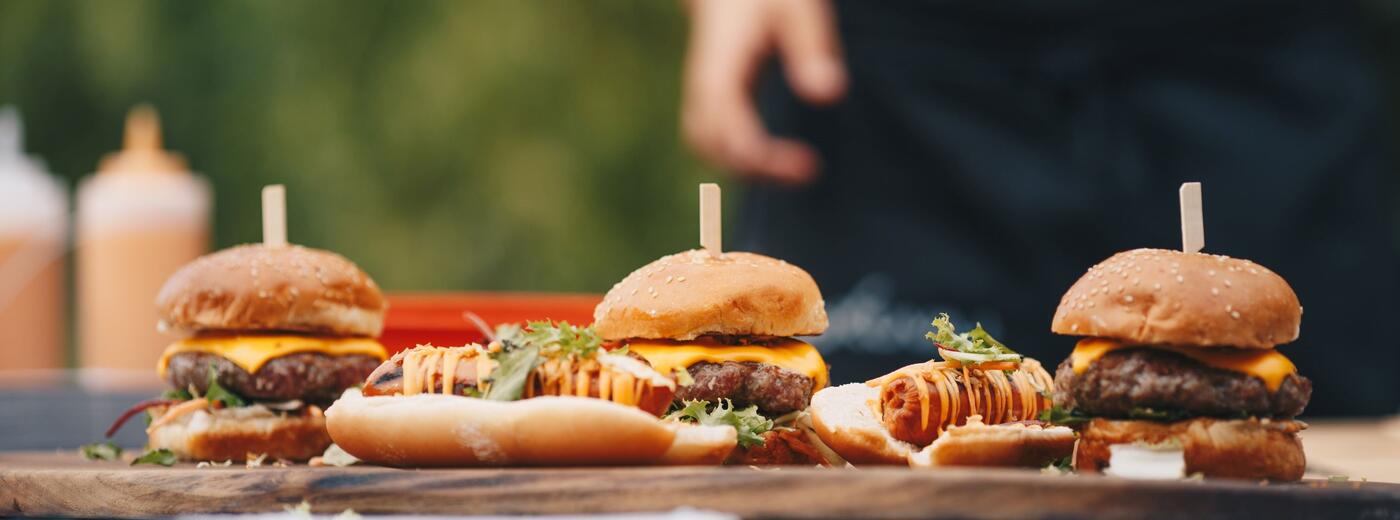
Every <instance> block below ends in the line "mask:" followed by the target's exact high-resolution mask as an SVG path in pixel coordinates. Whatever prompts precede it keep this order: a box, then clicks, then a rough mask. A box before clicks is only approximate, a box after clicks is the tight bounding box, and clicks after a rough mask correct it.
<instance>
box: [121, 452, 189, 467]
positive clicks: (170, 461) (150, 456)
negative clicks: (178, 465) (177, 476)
mask: <svg viewBox="0 0 1400 520" xmlns="http://www.w3.org/2000/svg"><path fill="white" fill-rule="evenodd" d="M177 460H179V459H178V458H176V457H175V452H173V451H170V450H168V449H165V448H161V449H158V450H151V451H148V452H146V453H142V454H141V456H140V457H136V460H133V461H131V465H132V466H135V465H137V464H159V465H161V466H167V467H169V466H174V465H175V462H176V461H177Z"/></svg>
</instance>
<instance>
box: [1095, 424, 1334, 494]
mask: <svg viewBox="0 0 1400 520" xmlns="http://www.w3.org/2000/svg"><path fill="white" fill-rule="evenodd" d="M1306 427H1307V425H1306V424H1304V423H1302V422H1298V421H1287V420H1285V421H1271V420H1268V419H1245V420H1225V419H1211V418H1206V417H1202V418H1197V419H1190V420H1185V421H1177V422H1173V423H1159V422H1153V421H1114V420H1108V419H1094V420H1092V421H1090V422H1089V423H1088V424H1087V425H1085V426H1084V427H1083V428H1081V429H1080V430H1079V444H1078V445H1077V446H1076V448H1075V452H1074V467H1075V468H1076V469H1079V470H1080V471H1102V470H1103V469H1104V468H1107V467H1109V465H1110V464H1109V463H1110V462H1111V461H1110V458H1111V457H1110V454H1111V452H1110V451H1109V446H1112V445H1114V444H1132V443H1137V442H1141V443H1146V444H1161V443H1164V442H1165V443H1179V444H1180V445H1181V448H1182V451H1183V452H1184V453H1183V455H1184V456H1185V459H1186V473H1187V474H1188V475H1190V474H1194V473H1200V474H1203V475H1205V476H1207V477H1218V478H1238V479H1251V480H1257V479H1269V480H1279V481H1293V480H1298V479H1301V478H1303V469H1304V466H1306V465H1307V459H1306V457H1305V456H1304V455H1303V443H1302V441H1300V440H1299V439H1298V432H1299V431H1301V430H1302V429H1303V428H1306Z"/></svg>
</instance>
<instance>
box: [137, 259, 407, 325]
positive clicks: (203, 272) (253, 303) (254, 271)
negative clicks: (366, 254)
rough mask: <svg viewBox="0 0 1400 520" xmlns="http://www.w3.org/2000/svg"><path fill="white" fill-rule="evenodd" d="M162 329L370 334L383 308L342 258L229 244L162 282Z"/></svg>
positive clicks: (375, 290)
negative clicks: (163, 283) (226, 247)
mask: <svg viewBox="0 0 1400 520" xmlns="http://www.w3.org/2000/svg"><path fill="white" fill-rule="evenodd" d="M156 307H157V310H158V311H159V312H160V316H161V320H162V323H163V324H164V325H165V326H167V327H170V328H174V329H177V330H180V331H185V332H201V331H221V330H223V331H256V330H277V331H300V332H310V333H322V334H332V335H338V336H370V337H374V336H378V335H379V333H380V331H382V330H383V328H384V312H385V310H386V309H387V308H388V304H387V303H386V302H385V300H384V295H383V294H381V293H380V292H379V286H377V285H375V283H374V280H372V279H370V277H369V276H368V275H366V274H365V273H364V271H361V270H360V268H359V267H356V266H355V264H354V263H353V262H351V261H349V260H347V259H345V257H343V256H340V255H337V254H335V253H331V252H329V251H322V250H319V249H311V248H307V247H302V246H296V245H292V246H266V245H263V244H250V245H242V246H235V247H231V248H228V249H225V250H223V251H218V252H215V253H210V254H208V255H204V256H202V257H200V258H198V259H196V260H195V261H193V262H190V263H189V264H187V265H185V266H184V267H182V268H180V270H179V271H176V272H175V274H174V275H171V276H170V279H169V280H166V282H165V286H164V287H162V288H161V290H160V294H159V295H158V296H157V297H156Z"/></svg>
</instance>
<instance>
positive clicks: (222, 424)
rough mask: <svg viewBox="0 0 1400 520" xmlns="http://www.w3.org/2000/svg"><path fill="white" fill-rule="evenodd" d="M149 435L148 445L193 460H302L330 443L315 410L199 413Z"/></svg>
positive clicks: (319, 415) (230, 409) (187, 416)
mask: <svg viewBox="0 0 1400 520" xmlns="http://www.w3.org/2000/svg"><path fill="white" fill-rule="evenodd" d="M149 435H150V447H151V449H160V448H165V449H168V450H170V451H172V452H174V453H175V455H176V456H178V457H180V459H182V460H191V461H216V462H221V461H226V460H234V461H242V460H245V459H246V458H247V457H249V456H250V455H251V456H254V457H256V456H258V455H267V458H268V459H269V460H276V459H286V460H295V461H303V460H307V459H310V458H311V457H315V456H317V455H320V454H322V453H323V452H325V451H326V448H327V447H329V446H330V445H331V438H330V436H329V435H327V434H326V419H325V417H324V416H322V415H321V413H320V412H319V411H317V410H316V409H312V410H311V411H310V413H308V414H307V415H303V416H282V415H280V414H277V413H275V412H272V411H271V410H267V409H266V408H262V407H256V406H255V407H248V408H227V409H222V410H217V411H214V412H212V413H210V412H208V411H200V412H195V413H192V414H189V415H186V416H183V417H180V418H179V419H177V420H176V421H175V422H172V423H169V424H166V425H163V426H160V427H159V428H156V429H155V430H152V431H151V432H150V434H149Z"/></svg>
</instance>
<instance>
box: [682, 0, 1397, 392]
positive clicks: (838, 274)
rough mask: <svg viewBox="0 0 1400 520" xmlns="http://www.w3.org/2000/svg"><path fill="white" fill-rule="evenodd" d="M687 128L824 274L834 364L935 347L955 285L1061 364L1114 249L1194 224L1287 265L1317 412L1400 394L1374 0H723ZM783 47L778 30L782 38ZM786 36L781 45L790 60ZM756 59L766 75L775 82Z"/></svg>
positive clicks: (1018, 344) (975, 315)
mask: <svg viewBox="0 0 1400 520" xmlns="http://www.w3.org/2000/svg"><path fill="white" fill-rule="evenodd" d="M690 9H691V14H692V19H693V32H692V35H691V47H690V49H689V55H688V56H687V64H686V82H685V89H686V91H685V101H684V106H683V107H682V112H683V114H682V115H683V121H684V123H683V124H684V127H683V132H684V134H685V136H686V138H687V141H688V143H689V144H690V145H691V146H692V148H694V149H695V150H696V152H697V153H698V154H700V155H701V156H702V157H703V158H705V159H707V160H710V161H712V162H714V163H715V164H717V165H720V166H722V167H724V168H726V169H728V170H730V171H733V172H735V173H736V174H738V175H740V176H741V177H743V178H745V179H748V180H750V181H751V182H750V183H749V185H748V186H747V188H746V190H745V193H744V204H743V211H742V215H741V219H742V226H741V228H742V229H741V233H740V239H739V240H738V241H737V243H736V246H737V248H739V249H744V250H751V251H755V252H761V253H764V254H769V255H772V256H775V257H779V258H784V259H786V260H788V261H790V262H793V263H795V264H797V265H800V266H802V267H804V268H806V269H808V270H809V271H810V272H811V273H812V274H813V276H814V277H815V278H816V279H817V282H818V283H819V284H821V287H822V290H823V293H824V294H825V295H826V297H827V310H828V312H829V313H830V317H831V329H830V331H829V332H828V333H827V334H826V335H824V336H822V337H820V338H818V339H817V340H815V343H816V344H817V345H818V346H819V347H820V348H821V349H822V350H823V352H824V354H825V355H826V357H827V361H828V362H829V363H830V364H831V365H832V371H831V373H832V378H833V383H842V382H850V381H858V380H864V379H867V378H871V377H874V376H876V375H879V374H882V373H885V372H888V371H890V370H892V369H894V368H897V367H899V366H902V365H903V364H907V363H911V362H918V361H923V360H927V359H929V358H931V357H934V355H935V354H934V351H933V348H932V347H931V345H930V344H929V343H928V341H927V340H925V339H924V338H923V333H924V332H925V331H927V330H928V329H929V326H928V323H929V321H930V320H931V319H932V317H933V316H934V315H935V314H936V313H938V312H948V313H949V314H951V315H952V317H953V319H954V322H955V323H958V324H959V325H960V326H966V327H971V326H972V324H973V322H981V323H982V324H983V325H984V326H985V327H987V328H988V330H989V331H991V332H992V333H993V334H994V335H996V336H997V337H998V338H999V339H1001V340H1002V341H1003V342H1005V343H1007V344H1008V345H1010V346H1012V347H1013V348H1016V349H1018V350H1019V351H1020V352H1022V353H1023V354H1026V355H1029V356H1032V357H1035V358H1037V359H1040V360H1041V361H1042V362H1043V363H1045V364H1046V365H1048V366H1052V367H1053V366H1054V365H1057V364H1058V363H1059V362H1060V360H1062V359H1063V358H1064V357H1065V356H1066V355H1068V353H1069V351H1070V350H1071V349H1072V348H1073V345H1074V342H1075V340H1076V338H1069V337H1062V336H1056V335H1053V334H1051V333H1050V332H1049V328H1050V318H1051V316H1052V315H1053V313H1054V309H1055V307H1056V304H1057V303H1058V302H1059V299H1060V296H1061V295H1062V294H1064V291H1065V290H1066V289H1068V288H1069V286H1070V285H1071V284H1072V283H1074V281H1075V280H1076V279H1078V277H1079V276H1080V275H1081V274H1083V273H1084V271H1085V270H1086V269H1087V268H1088V267H1089V266H1091V265H1093V264H1095V263H1097V262H1099V261H1101V260H1103V259H1105V258H1107V257H1109V256H1110V255H1112V254H1113V253H1115V252H1118V251H1122V250H1126V249H1133V248H1138V247H1157V248H1167V249H1172V248H1179V247H1180V226H1179V220H1178V218H1179V216H1178V201H1177V188H1178V186H1179V185H1180V184H1181V183H1182V182H1186V181H1201V182H1202V183H1203V188H1204V215H1205V231H1206V233H1205V236H1206V247H1205V252H1208V253H1219V254H1225V255H1229V256H1234V257H1239V258H1247V259H1250V260H1254V261H1256V262H1258V263H1260V264H1263V265H1265V266H1267V267H1269V268H1271V269H1273V270H1274V271H1276V272H1278V273H1279V274H1280V275H1282V276H1283V277H1284V278H1285V279H1287V280H1288V281H1289V282H1290V283H1291V284H1292V285H1293V287H1294V289H1295V291H1296V292H1297V293H1298V296H1299V299H1300V300H1301V301H1302V304H1303V306H1304V309H1305V313H1304V316H1303V327H1302V335H1301V337H1300V338H1299V340H1298V341H1296V342H1294V343H1290V344H1287V345H1283V346H1281V347H1280V351H1281V352H1283V353H1284V354H1285V355H1287V356H1289V357H1290V358H1291V359H1293V360H1294V362H1295V363H1296V364H1297V365H1298V367H1299V370H1300V372H1301V373H1302V374H1303V375H1305V376H1307V377H1309V378H1312V380H1313V382H1314V393H1313V398H1312V404H1311V405H1310V406H1309V408H1308V415H1331V414H1349V415H1356V414H1383V413H1394V412H1396V411H1397V410H1400V377H1396V376H1395V374H1394V370H1395V368H1396V367H1400V348H1397V345H1396V342H1397V341H1396V339H1395V338H1394V337H1392V336H1390V334H1389V333H1390V332H1391V331H1390V330H1389V329H1390V322H1391V321H1393V319H1394V318H1393V317H1394V316H1396V315H1397V311H1400V308H1397V307H1400V306H1397V305H1396V303H1395V302H1396V295H1397V289H1400V286H1397V277H1396V272H1397V270H1400V262H1397V259H1398V258H1400V256H1397V254H1396V244H1395V240H1394V238H1395V237H1396V229H1395V227H1394V226H1393V224H1394V212H1393V211H1392V209H1393V208H1392V206H1390V204H1391V201H1392V198H1393V197H1392V196H1393V195H1394V193H1395V191H1396V190H1395V186H1394V183H1393V180H1394V177H1395V176H1394V175H1393V174H1391V173H1390V172H1391V171H1392V170H1391V169H1390V168H1391V166H1390V164H1389V157H1388V156H1387V155H1386V151H1385V147H1384V144H1385V139H1386V137H1387V136H1386V131H1387V129H1386V128H1385V127H1384V124H1385V121H1384V119H1383V114H1384V113H1385V107H1384V106H1383V99H1382V93H1381V90H1380V85H1379V80H1378V78H1377V73H1376V71H1375V70H1373V67H1372V64H1371V63H1369V62H1368V61H1367V59H1366V57H1365V55H1364V53H1363V52H1362V49H1361V47H1360V45H1359V43H1358V42H1357V41H1355V38H1354V36H1353V35H1355V34H1356V33H1357V32H1358V31H1357V30H1356V28H1355V27H1354V24H1355V22H1356V18H1357V17H1358V15H1357V12H1356V6H1354V5H1351V4H1347V3H1340V4H1339V3H1330V4H1320V3H1316V2H1278V1H1271V2H1253V1H1224V2H1210V3H1199V4H1197V3H1193V2H1188V3H1185V4H1181V3H1168V4H1151V3H1137V2H1133V3H1122V2H1096V1H1081V2H1073V1H1071V2H1032V1H1024V2H992V3H988V2H952V1H947V2H938V1H880V2H869V1H849V2H835V3H832V4H828V3H826V2H822V1H817V0H737V1H735V0H700V1H697V2H694V3H692V4H690ZM767 58H776V59H774V60H768V59H767ZM769 61H771V63H768V62H769ZM750 85H752V88H749V87H750Z"/></svg>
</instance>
